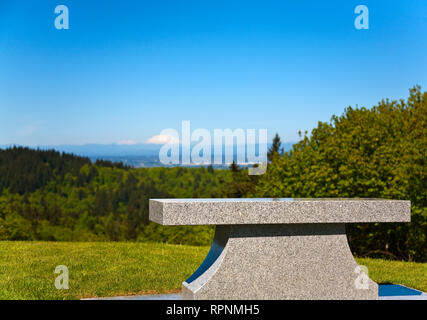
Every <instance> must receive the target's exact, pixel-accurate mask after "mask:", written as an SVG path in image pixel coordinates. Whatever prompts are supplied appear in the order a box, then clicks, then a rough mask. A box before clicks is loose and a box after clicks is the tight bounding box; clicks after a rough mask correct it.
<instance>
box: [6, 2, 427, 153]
mask: <svg viewBox="0 0 427 320" xmlns="http://www.w3.org/2000/svg"><path fill="white" fill-rule="evenodd" d="M360 4H363V5H365V6H366V7H367V8H369V29H367V30H357V29H356V28H355V24H354V21H355V19H356V17H357V14H355V12H354V10H355V8H356V7H357V6H358V5H360ZM58 5H65V6H67V7H68V9H69V29H68V30H58V29H56V28H55V23H54V21H55V18H56V17H57V16H58V14H56V13H55V7H56V6H58ZM426 36H427V2H426V1H425V0H413V1H410V2H403V1H395V0H381V1H338V0H333V1H332V0H330V1H321V2H318V1H299V2H288V1H222V0H221V1H215V2H208V1H195V0H194V1H185V2H184V1H162V2H160V1H128V0H123V1H120V2H117V1H111V2H109V1H90V2H87V1H86V2H85V1H60V2H59V1H51V0H48V1H43V2H42V3H41V2H40V1H34V0H31V1H26V2H25V4H22V3H21V4H19V5H18V4H17V2H13V1H2V2H1V4H0V145H11V144H17V145H28V146H55V145H86V144H118V145H135V144H143V143H147V142H156V141H157V142H161V139H160V140H159V137H157V140H156V136H158V135H160V133H161V131H162V130H163V129H166V128H173V129H176V130H178V131H179V130H180V126H181V121H183V120H189V121H191V126H192V128H193V129H197V128H205V129H207V130H211V131H212V132H213V130H214V129H226V128H230V129H233V130H234V129H237V128H242V129H244V130H246V129H252V128H253V129H264V128H265V129H267V130H268V136H269V140H271V139H272V137H273V136H274V134H275V133H278V134H279V135H280V136H281V138H282V141H283V142H296V141H298V140H299V138H298V131H302V132H304V131H305V130H308V131H310V130H311V129H312V128H314V127H316V126H317V122H318V121H329V120H330V118H331V116H332V115H334V114H335V115H341V114H342V113H343V112H344V109H345V108H346V107H348V106H353V107H356V106H359V107H361V106H365V107H368V108H370V107H372V106H374V105H376V104H377V103H378V102H379V101H380V100H381V99H385V98H389V99H401V98H403V99H405V98H406V97H407V96H408V89H409V88H411V87H413V86H414V85H421V87H422V89H423V90H425V89H426V82H427V59H426V56H427V41H425V39H426Z"/></svg>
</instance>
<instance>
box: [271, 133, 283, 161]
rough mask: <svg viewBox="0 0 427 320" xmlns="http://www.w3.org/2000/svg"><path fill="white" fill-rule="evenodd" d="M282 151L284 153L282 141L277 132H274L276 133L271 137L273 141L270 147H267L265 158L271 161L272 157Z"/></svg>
mask: <svg viewBox="0 0 427 320" xmlns="http://www.w3.org/2000/svg"><path fill="white" fill-rule="evenodd" d="M283 153H284V150H283V148H282V142H281V141H280V137H279V134H277V133H276V135H275V136H274V138H273V143H272V144H271V147H270V148H269V149H268V152H267V158H268V160H269V161H273V158H274V157H276V156H277V155H279V154H283Z"/></svg>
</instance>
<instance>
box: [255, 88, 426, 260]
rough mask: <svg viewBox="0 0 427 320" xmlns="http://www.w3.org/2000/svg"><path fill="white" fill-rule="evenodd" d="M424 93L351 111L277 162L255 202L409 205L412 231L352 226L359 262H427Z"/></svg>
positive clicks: (321, 124) (407, 227)
mask: <svg viewBox="0 0 427 320" xmlns="http://www.w3.org/2000/svg"><path fill="white" fill-rule="evenodd" d="M426 152H427V92H424V93H421V91H420V88H419V87H415V88H413V89H411V90H410V96H409V98H408V99H407V101H404V100H400V101H388V100H385V101H384V100H383V101H381V102H380V103H379V104H378V106H375V107H373V108H372V109H366V108H360V109H353V108H351V107H349V108H347V109H346V110H345V112H344V114H343V115H342V116H340V117H337V116H333V117H332V120H331V122H330V123H324V122H319V124H318V126H317V127H316V128H315V129H313V130H312V132H311V135H307V133H306V134H305V135H304V137H302V139H301V141H300V142H298V143H297V144H295V145H294V146H293V149H292V150H291V151H289V152H286V153H285V154H284V155H280V156H277V157H275V158H274V159H273V161H272V163H271V164H269V166H268V170H267V173H266V174H265V175H264V176H262V177H261V179H260V180H259V182H258V184H257V187H256V191H255V193H254V194H252V195H256V196H262V197H350V198H355V197H364V198H386V199H407V200H411V203H412V222H411V223H410V224H374V225H372V224H360V225H355V226H349V228H348V231H349V240H350V245H351V248H352V250H353V251H354V252H355V253H356V254H357V255H361V256H364V255H369V256H387V257H392V258H396V259H406V260H416V261H427V251H426V250H427V241H426V234H427V214H426V207H427V197H426V194H427V176H426V174H427V166H426V159H427V154H426Z"/></svg>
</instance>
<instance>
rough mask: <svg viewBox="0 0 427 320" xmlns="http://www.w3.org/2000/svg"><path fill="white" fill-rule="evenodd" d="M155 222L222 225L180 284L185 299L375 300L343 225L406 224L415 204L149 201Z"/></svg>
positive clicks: (374, 290)
mask: <svg viewBox="0 0 427 320" xmlns="http://www.w3.org/2000/svg"><path fill="white" fill-rule="evenodd" d="M150 220H152V221H155V222H157V223H160V224H163V225H202V224H215V225H217V228H216V234H215V239H214V242H213V244H212V247H211V250H210V252H209V253H208V256H207V257H206V259H205V261H204V262H203V263H202V265H201V266H200V267H199V269H198V270H196V272H195V273H194V274H193V275H192V276H191V277H190V278H189V279H187V280H186V281H184V282H183V285H182V298H184V299H237V300H239V299H378V285H377V284H376V283H375V282H373V281H372V280H370V279H369V277H368V276H367V275H366V274H364V273H363V272H361V271H360V268H359V267H358V265H357V263H356V262H355V260H354V258H353V255H352V254H351V252H350V248H349V246H348V243H347V236H346V234H345V223H359V222H409V221H410V202H409V201H405V200H381V199H152V200H150ZM361 279H363V280H362V282H361ZM361 284H363V285H361Z"/></svg>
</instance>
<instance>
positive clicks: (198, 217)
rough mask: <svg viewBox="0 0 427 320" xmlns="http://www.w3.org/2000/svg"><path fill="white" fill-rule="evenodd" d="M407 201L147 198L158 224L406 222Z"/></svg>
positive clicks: (407, 220) (408, 212) (408, 215)
mask: <svg viewBox="0 0 427 320" xmlns="http://www.w3.org/2000/svg"><path fill="white" fill-rule="evenodd" d="M410 213H411V209H410V201H406V200H382V199H151V200H150V220H151V221H154V222H157V223H159V224H162V225H203V224H211V225H212V224H214V225H230V224H288V223H359V222H409V221H410Z"/></svg>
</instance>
